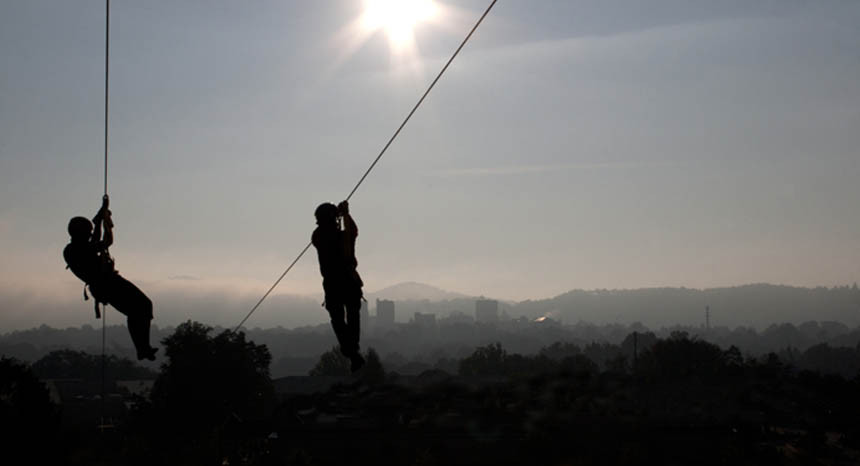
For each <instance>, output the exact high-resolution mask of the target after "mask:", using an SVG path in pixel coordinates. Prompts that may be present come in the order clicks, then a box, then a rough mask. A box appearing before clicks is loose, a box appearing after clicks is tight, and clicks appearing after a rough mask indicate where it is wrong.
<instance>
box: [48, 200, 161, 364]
mask: <svg viewBox="0 0 860 466" xmlns="http://www.w3.org/2000/svg"><path fill="white" fill-rule="evenodd" d="M108 205H109V200H108V197H107V195H105V196H104V198H103V199H102V207H101V209H99V211H98V213H97V214H96V216H95V217H93V220H92V222H90V221H89V220H88V219H87V218H85V217H74V218H72V219H71V220H69V235H70V236H71V237H72V240H71V242H70V243H69V244H68V245H66V248H65V249H63V258H65V259H66V264H67V267H66V268H68V269H71V271H72V273H74V274H75V275H76V276H77V277H78V278H80V279H81V280H83V281H84V283H85V284H86V285H85V286H84V299H88V297H87V291H86V287H87V286H89V288H90V293H92V295H93V298H95V309H96V318H99V317H101V313H99V303H104V304H110V305H111V306H113V307H114V308H116V310H117V311H119V312H121V313H123V314H125V316H126V317H127V318H128V333H129V334H131V341H132V342H134V347H135V349H136V350H137V359H138V360H140V359H148V360H150V361H154V360H155V352H156V351H158V350H157V349H156V348H153V347H152V346H150V345H149V326H150V321H152V301H150V300H149V298H147V297H146V295H145V294H143V292H142V291H140V289H138V288H137V287H136V286H134V284H133V283H131V282H130V281H128V280H126V279H125V278H123V277H122V276H121V275H120V274H119V272H117V271H116V270H115V269H114V262H113V259H112V258H111V257H110V254H109V253H108V247H110V245H111V244H113V221H112V220H111V213H110V210H108ZM93 225H95V227H93ZM103 226H104V236H102V227H103Z"/></svg>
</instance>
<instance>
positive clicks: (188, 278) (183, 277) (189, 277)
mask: <svg viewBox="0 0 860 466" xmlns="http://www.w3.org/2000/svg"><path fill="white" fill-rule="evenodd" d="M167 279H168V280H185V281H198V280H200V277H195V276H194V275H171V276H169V277H167Z"/></svg>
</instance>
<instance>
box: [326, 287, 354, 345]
mask: <svg viewBox="0 0 860 466" xmlns="http://www.w3.org/2000/svg"><path fill="white" fill-rule="evenodd" d="M325 308H326V310H327V311H328V315H329V317H330V318H331V328H332V330H334V336H335V337H336V338H337V343H338V345H340V352H341V353H342V354H343V355H344V356H346V357H351V356H352V354H353V352H352V345H351V344H350V338H349V330H348V329H347V326H346V321H345V320H344V311H343V303H342V302H340V301H339V300H338V299H337V298H335V297H334V296H329V295H327V296H326V300H325Z"/></svg>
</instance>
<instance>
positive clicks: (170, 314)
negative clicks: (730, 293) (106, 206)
mask: <svg viewBox="0 0 860 466" xmlns="http://www.w3.org/2000/svg"><path fill="white" fill-rule="evenodd" d="M437 3H438V4H441V5H440V6H441V8H440V10H439V11H440V14H439V15H438V16H437V17H436V18H435V20H434V21H432V22H427V23H423V24H421V25H419V26H418V28H417V29H416V36H415V40H416V45H417V53H416V54H414V55H409V54H408V53H405V52H402V51H400V52H392V51H391V50H390V48H389V43H388V41H387V39H386V37H385V35H384V34H383V33H382V32H379V33H376V34H374V35H373V36H371V37H369V39H368V40H367V41H366V42H364V43H359V42H357V39H358V38H357V37H355V36H354V35H351V34H349V30H348V29H347V28H346V26H347V25H349V24H350V23H351V22H352V21H354V20H355V19H356V18H357V17H358V16H359V15H360V14H361V12H362V8H363V2H362V1H361V0H340V1H322V0H320V1H310V0H308V1H287V0H277V1H276V0H260V1H254V2H240V1H215V0H206V1H202V0H201V1H182V2H175V1H155V0H152V1H146V2H136V1H123V0H118V1H114V2H112V24H111V28H112V29H111V33H112V34H111V54H112V56H111V60H112V63H111V64H112V67H111V163H110V180H109V183H110V194H111V199H112V208H113V209H112V210H113V212H114V219H115V222H116V245H115V246H114V248H113V249H112V251H113V254H114V256H115V257H116V259H117V263H118V269H119V270H120V271H121V272H122V274H123V275H125V276H126V277H128V278H129V279H131V280H132V281H134V282H136V283H138V284H139V285H140V287H141V288H143V289H144V291H146V292H147V293H148V294H150V295H151V296H152V297H153V299H154V301H155V302H156V318H157V320H160V321H161V322H162V323H164V322H177V321H182V320H185V318H186V316H185V315H180V314H181V312H179V311H177V310H176V309H170V308H168V306H165V305H161V306H160V304H162V302H161V301H160V298H161V297H165V299H167V298H166V297H167V296H172V297H173V298H172V299H182V297H183V296H187V299H189V300H193V299H211V293H212V292H215V291H217V292H218V293H219V295H232V294H234V293H235V294H236V296H238V298H237V300H238V301H237V302H238V303H240V305H237V308H236V312H235V316H236V317H235V319H231V318H230V316H226V317H224V322H214V323H221V324H225V325H229V324H230V323H231V322H230V320H235V321H238V320H239V319H241V317H242V316H243V315H244V314H245V312H247V305H246V304H247V302H248V301H250V302H253V300H254V298H257V297H259V296H260V295H261V294H262V293H263V292H264V291H265V290H266V289H267V288H268V287H269V286H270V285H271V283H272V282H273V281H274V280H275V278H277V277H278V275H280V273H281V272H282V271H283V270H284V268H285V267H286V265H287V264H289V262H290V261H291V260H292V259H293V258H294V257H295V255H296V254H297V253H298V252H299V251H300V250H301V248H302V247H304V245H305V244H307V242H308V240H309V238H310V233H311V231H312V230H313V228H314V219H313V210H314V208H315V207H316V205H317V204H319V203H320V202H322V201H325V200H329V201H338V200H340V199H342V198H343V197H345V196H346V195H347V194H348V193H349V190H350V189H351V188H352V186H353V185H354V184H355V182H356V181H357V180H358V178H359V177H360V176H361V174H362V173H363V171H364V170H365V169H366V167H367V166H368V165H369V163H370V162H371V161H372V159H373V158H374V157H375V156H376V154H377V153H378V151H379V150H380V149H381V148H382V145H383V144H384V143H385V142H386V140H387V139H388V138H389V137H390V135H391V134H392V132H393V131H394V130H395V129H396V127H397V125H398V124H399V123H400V121H401V120H402V118H403V117H404V116H405V115H406V113H407V112H408V110H409V109H410V108H411V107H412V105H413V104H414V102H415V101H416V100H417V98H418V97H419V96H420V94H421V92H423V90H424V88H425V87H426V86H427V84H429V81H430V80H431V79H432V78H433V76H434V75H435V73H437V72H438V70H439V68H440V67H441V65H442V64H443V63H444V60H446V59H447V57H448V56H449V55H450V53H451V52H453V50H454V48H455V47H456V46H457V45H458V43H459V41H460V40H461V39H462V37H463V36H464V34H465V32H466V31H467V30H468V28H469V27H470V26H471V24H472V23H473V22H474V21H475V20H476V19H477V17H478V15H479V14H480V13H481V11H482V10H483V9H484V8H485V7H486V5H487V3H486V2H485V1H483V0H482V1H465V0H464V1H453V0H452V1H445V2H437ZM858 24H860V2H856V1H849V0H846V1H831V0H820V1H815V2H810V1H799V0H798V1H793V0H768V1H764V0H738V1H734V0H732V1H729V0H723V1H718V2H717V1H713V0H702V1H696V0H652V1H648V2H642V1H639V0H623V1H576V0H570V1H548V0H546V1H541V0H529V1H526V0H500V1H499V3H498V4H497V5H496V7H495V9H494V11H493V12H492V13H491V14H490V16H489V17H488V18H487V20H486V21H485V23H484V24H483V25H482V26H481V28H480V29H479V30H478V32H477V33H476V35H475V36H474V37H473V39H472V41H471V42H470V43H469V44H468V46H467V47H466V48H465V49H464V50H463V52H462V53H461V55H460V56H459V57H458V59H457V60H456V61H455V62H454V64H453V65H452V67H451V68H450V69H449V70H448V73H447V74H446V75H445V76H444V78H443V79H442V80H441V81H440V83H439V84H438V85H437V87H436V89H434V91H433V92H432V93H431V94H430V96H429V98H428V100H427V101H426V102H425V104H424V106H423V107H422V108H421V109H420V110H419V112H418V113H417V114H416V115H415V117H414V118H413V120H412V121H411V122H410V124H409V125H408V126H407V127H406V129H405V130H404V132H403V133H402V134H401V135H400V137H399V139H397V141H396V142H395V143H394V144H393V145H392V146H391V148H390V149H389V151H388V153H387V154H386V156H385V157H384V158H383V159H382V161H381V163H380V165H378V167H377V168H376V169H375V171H374V172H373V173H372V174H371V175H370V177H369V178H368V179H367V181H366V182H365V184H364V185H362V187H361V189H360V190H359V191H358V193H357V194H356V195H355V197H354V198H353V203H352V210H353V213H354V216H355V218H356V220H357V222H358V225H359V228H360V231H361V234H360V236H359V241H358V259H359V263H360V265H359V270H360V272H361V274H362V275H363V277H364V279H365V282H366V284H367V289H369V290H375V289H379V288H382V287H385V286H388V285H391V284H394V283H397V282H400V281H407V280H414V281H419V282H425V283H429V284H433V285H436V286H439V287H441V288H445V289H449V290H452V291H458V292H463V293H468V294H475V295H478V294H483V295H487V296H494V297H498V298H503V299H516V300H518V299H526V298H541V297H548V296H552V295H555V294H558V293H561V292H564V291H567V290H569V289H572V288H636V287H651V286H688V287H711V286H726V285H735V284H743V283H749V282H771V283H781V284H792V285H803V286H810V285H834V284H846V283H852V282H854V281H860V215H858V212H860V211H858V199H860V182H858V181H857V180H858V179H860V154H858V148H860V27H858ZM103 53H104V2H103V1H101V0H86V1H85V0H77V1H71V2H70V1H60V0H54V1H49V2H47V1H40V0H5V1H3V2H0V64H2V66H0V194H2V196H0V199H2V201H0V248H2V254H3V259H2V261H0V328H14V327H21V326H29V325H32V324H34V323H35V324H38V323H42V322H46V323H49V324H55V325H63V324H75V323H79V322H92V321H91V312H92V310H91V308H90V304H89V303H83V302H82V301H81V285H80V283H79V282H78V280H77V279H76V278H75V277H74V276H73V275H72V274H71V273H70V272H68V271H66V270H64V267H65V264H64V262H63V259H62V254H61V251H62V248H63V246H64V245H65V243H66V242H67V241H68V236H67V234H66V232H65V228H66V223H67V222H68V219H69V218H70V217H71V216H73V215H87V216H90V215H92V214H93V213H94V211H95V210H96V209H97V208H98V205H99V202H100V197H101V193H102V184H101V183H102V176H103V172H102V163H103V162H102V137H103V113H102V112H103V92H104V88H103V86H104V82H103V78H104V75H103V73H104V70H103V60H104V55H103ZM319 291H320V278H319V271H318V267H317V264H316V258H315V254H314V253H313V250H311V251H310V254H308V255H306V256H305V258H304V259H303V260H302V261H301V262H300V263H299V265H298V266H297V267H296V268H295V269H294V270H293V272H291V274H290V275H289V276H288V277H287V278H286V279H285V280H284V282H283V283H282V284H281V286H280V287H279V288H278V293H289V294H311V293H318V292H319ZM177 296H178V297H179V298H176V297H177ZM207 296H208V298H207ZM46 303H51V304H50V305H51V306H53V308H56V309H57V310H58V311H57V313H54V312H49V311H46V310H45V309H46V307H45V306H46ZM264 308H265V306H264ZM260 312H266V313H267V314H268V315H269V317H270V318H275V319H277V318H278V316H282V318H283V324H284V325H286V326H289V325H291V324H292V322H291V321H290V320H289V316H288V315H283V314H278V312H280V311H279V310H277V309H265V310H264V311H260ZM325 317H326V316H325V313H324V311H322V310H321V311H320V321H324V320H325ZM250 323H251V324H254V322H250Z"/></svg>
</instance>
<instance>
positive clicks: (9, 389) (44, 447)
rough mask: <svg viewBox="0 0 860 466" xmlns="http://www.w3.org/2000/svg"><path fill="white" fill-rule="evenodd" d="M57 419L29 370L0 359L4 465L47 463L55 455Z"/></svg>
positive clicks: (42, 387) (0, 432) (0, 435)
mask: <svg viewBox="0 0 860 466" xmlns="http://www.w3.org/2000/svg"><path fill="white" fill-rule="evenodd" d="M58 432H59V416H58V412H57V409H56V407H55V406H54V405H53V404H52V403H51V401H50V397H49V396H48V390H47V388H46V387H45V385H44V384H43V383H42V382H41V381H40V380H39V379H38V378H36V376H35V375H34V374H33V372H32V371H31V370H30V368H29V367H27V366H26V365H24V364H21V363H19V362H17V361H15V360H14V359H8V358H0V447H2V450H0V451H2V452H3V453H2V454H3V462H4V463H5V464H51V463H52V462H53V461H54V460H55V459H56V458H54V456H55V455H58V453H57V452H58V451H59V449H58V448H56V447H57V440H58Z"/></svg>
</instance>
